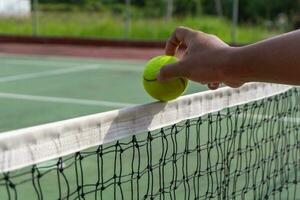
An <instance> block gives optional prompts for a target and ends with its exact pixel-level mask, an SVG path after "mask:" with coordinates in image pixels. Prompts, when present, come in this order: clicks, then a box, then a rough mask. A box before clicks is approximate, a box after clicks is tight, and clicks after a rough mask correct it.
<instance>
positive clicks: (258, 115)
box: [221, 112, 300, 123]
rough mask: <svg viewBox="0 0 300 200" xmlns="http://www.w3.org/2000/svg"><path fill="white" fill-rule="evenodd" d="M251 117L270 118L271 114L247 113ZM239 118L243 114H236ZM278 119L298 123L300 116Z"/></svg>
mask: <svg viewBox="0 0 300 200" xmlns="http://www.w3.org/2000/svg"><path fill="white" fill-rule="evenodd" d="M221 114H224V115H227V113H226V112H221ZM251 116H252V117H253V118H254V119H259V120H262V119H272V116H271V115H262V114H247V116H246V118H247V119H249V118H250V117H251ZM238 117H239V118H243V115H242V114H241V115H238ZM279 121H284V122H294V123H300V118H297V117H292V118H287V117H284V118H283V117H282V118H280V119H279Z"/></svg>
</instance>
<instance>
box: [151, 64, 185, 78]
mask: <svg viewBox="0 0 300 200" xmlns="http://www.w3.org/2000/svg"><path fill="white" fill-rule="evenodd" d="M187 70H188V67H187V62H186V61H185V60H181V61H179V62H177V63H174V64H169V65H166V66H164V67H162V68H161V69H160V72H159V73H158V74H157V80H158V81H160V82H164V81H168V80H170V79H172V78H176V77H187V74H188V73H187Z"/></svg>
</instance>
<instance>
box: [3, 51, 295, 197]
mask: <svg viewBox="0 0 300 200" xmlns="http://www.w3.org/2000/svg"><path fill="white" fill-rule="evenodd" d="M0 63H1V64H0V69H1V75H0V132H4V131H8V130H13V129H17V128H23V127H28V126H33V125H38V124H43V123H49V122H54V121H59V120H63V119H69V118H72V117H78V116H84V115H88V114H93V113H99V112H104V111H109V110H113V109H119V108H122V107H126V106H132V105H136V104H144V103H148V102H152V101H154V100H153V99H152V98H150V97H149V96H148V95H147V94H146V93H145V92H144V90H143V87H142V78H141V77H142V72H143V67H144V64H145V62H142V61H128V60H127V61H125V60H105V59H102V60H101V59H79V58H62V57H38V56H12V55H0ZM203 90H206V86H202V85H199V84H195V83H190V85H189V88H188V89H187V91H186V94H189V93H195V92H199V91H203ZM295 94H296V93H295ZM282 97H284V95H282ZM294 101H295V100H284V99H283V100H282V102H278V101H277V99H276V98H273V99H272V100H268V101H263V100H262V101H258V102H257V103H249V104H248V105H246V104H245V105H244V106H241V107H240V108H239V107H237V108H230V109H228V110H227V111H226V112H230V114H226V112H225V111H224V112H220V113H218V114H216V113H215V114H212V115H206V116H203V117H201V118H200V119H201V120H199V119H192V120H188V121H187V122H186V123H185V122H181V123H178V124H177V126H173V127H166V128H165V129H163V130H156V131H154V132H152V133H144V134H140V135H138V136H136V140H135V139H134V137H130V138H126V139H124V140H121V141H120V142H115V143H112V144H106V145H103V146H101V147H94V148H91V149H88V150H84V151H83V152H80V153H77V154H71V155H69V156H66V157H63V158H62V159H54V160H50V161H46V162H44V163H39V164H37V165H36V166H33V167H31V166H30V167H26V168H24V169H19V170H16V171H14V172H11V173H9V174H5V173H4V174H0V199H1V200H2V199H43V200H52V199H80V200H93V199H213V198H217V199H222V198H221V196H222V195H223V196H225V197H232V198H227V199H247V200H248V199H249V200H250V199H260V197H262V196H263V195H264V194H268V195H270V197H272V199H291V198H290V197H293V196H299V195H300V194H298V193H299V192H298V191H300V189H299V188H300V184H294V183H297V182H298V183H299V182H300V178H299V176H297V172H298V171H299V170H298V169H299V164H297V163H299V159H298V158H299V155H300V151H299V148H297V147H298V146H299V145H298V140H297V138H298V136H297V135H298V132H297V130H296V129H295V127H296V125H298V124H296V123H297V120H298V119H299V113H298V112H296V111H295V112H294V114H292V115H291V112H290V111H289V112H288V109H287V108H288V105H291V106H293V105H294V104H295V102H294ZM259 102H261V103H259ZM241 108H243V109H241ZM291 108H293V107H291ZM291 110H292V109H291ZM282 113H284V114H287V115H289V116H290V121H288V120H286V119H285V117H284V116H285V115H282ZM269 114H270V116H269ZM271 116H274V118H270V117H271ZM295 119H296V120H295ZM276 120H278V121H279V122H280V123H277V122H276ZM291 121H293V122H295V124H294V126H291V125H292V123H290V122H291ZM298 126H299V125H298ZM174 127H176V128H174ZM174 130H175V131H174ZM148 134H149V135H148ZM291 155H292V156H291ZM9 180H12V182H9ZM100 183H102V184H103V185H101V184H100ZM224 188H225V189H224ZM137 190H138V191H139V193H137ZM162 190H164V192H162ZM225 190H226V191H225ZM16 191H17V193H16ZM145 194H147V195H148V196H143V195H145ZM16 195H17V196H16ZM66 195H69V198H68V197H66ZM271 195H272V196H271ZM59 197H60V198H59ZM152 197H153V198H152ZM225 199H226V198H225Z"/></svg>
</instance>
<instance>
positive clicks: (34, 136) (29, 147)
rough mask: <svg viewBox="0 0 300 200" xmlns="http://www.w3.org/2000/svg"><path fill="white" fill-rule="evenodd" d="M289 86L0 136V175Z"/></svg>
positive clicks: (229, 91) (199, 97) (247, 88)
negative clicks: (0, 173)
mask: <svg viewBox="0 0 300 200" xmlns="http://www.w3.org/2000/svg"><path fill="white" fill-rule="evenodd" d="M290 88H291V86H287V85H278V84H267V83H248V84H245V85H244V86H242V87H240V88H237V89H233V88H229V87H224V88H220V89H218V90H216V91H205V92H200V93H196V94H192V95H186V96H183V97H180V98H178V99H177V100H174V101H171V102H168V103H162V102H155V103H150V104H145V105H138V106H133V107H128V108H123V109H120V110H114V111H109V112H104V113H99V114H94V115H89V116H84V117H79V118H74V119H69V120H64V121H60V122H54V123H49V124H45V125H39V126H35V127H31V128H25V129H20V130H16V131H9V132H5V133H1V134H0V172H8V171H13V170H16V169H20V168H22V167H26V166H30V165H33V164H37V163H40V162H43V161H47V160H50V159H54V158H58V157H62V156H65V155H68V154H71V153H75V152H78V151H81V150H83V149H86V148H89V147H94V146H97V145H102V144H106V143H110V142H113V141H116V140H120V139H122V138H125V137H128V136H132V135H136V134H138V133H142V132H145V131H152V130H156V129H160V128H162V127H165V126H169V125H173V124H175V123H178V122H180V121H183V120H187V119H191V118H195V117H200V116H203V115H205V114H207V113H211V112H216V111H220V110H222V109H224V108H227V107H232V106H236V105H240V104H244V103H247V102H251V101H255V100H260V99H263V98H267V97H270V96H273V95H276V94H280V93H282V92H285V91H287V90H289V89H290Z"/></svg>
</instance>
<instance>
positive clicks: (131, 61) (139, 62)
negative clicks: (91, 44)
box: [0, 53, 146, 65]
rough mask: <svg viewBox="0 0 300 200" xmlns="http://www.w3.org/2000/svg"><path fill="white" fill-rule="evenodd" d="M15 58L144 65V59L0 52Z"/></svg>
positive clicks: (59, 61)
mask: <svg viewBox="0 0 300 200" xmlns="http://www.w3.org/2000/svg"><path fill="white" fill-rule="evenodd" d="M1 58H4V59H15V60H20V61H23V60H25V61H30V62H43V61H42V60H43V59H45V61H44V62H46V63H47V62H53V63H61V62H64V63H67V64H72V63H73V64H74V63H76V64H77V63H82V64H97V63H86V62H102V63H100V64H121V65H144V64H145V62H146V61H143V60H137V59H126V60H124V59H106V58H94V59H92V58H86V57H78V56H76V57H72V56H67V57H62V56H49V55H40V56H32V55H27V56H20V55H19V54H3V53H0V59H1Z"/></svg>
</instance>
